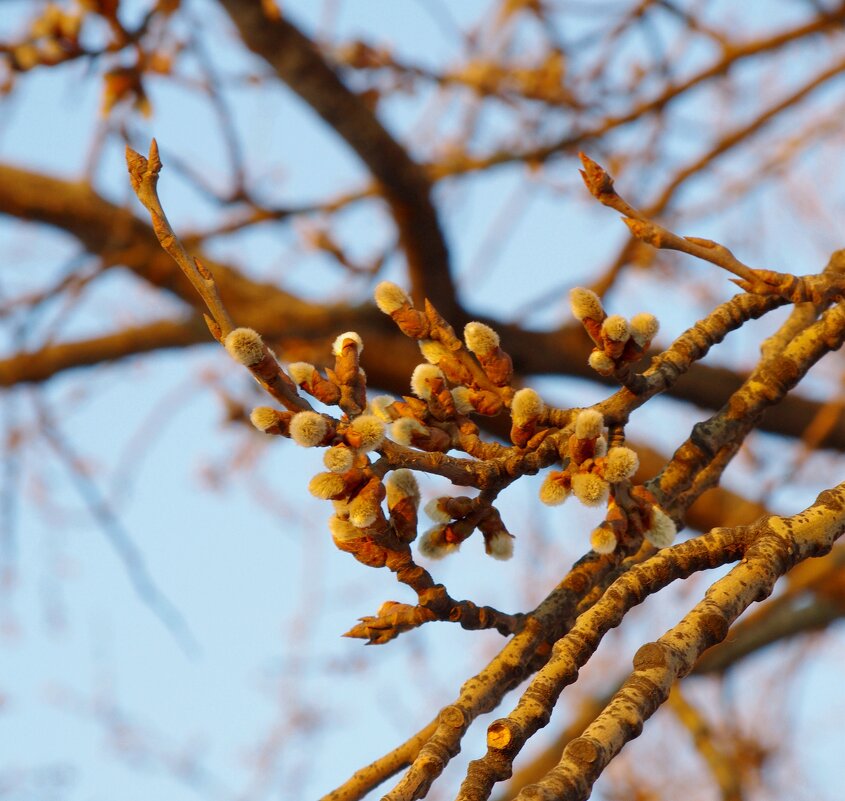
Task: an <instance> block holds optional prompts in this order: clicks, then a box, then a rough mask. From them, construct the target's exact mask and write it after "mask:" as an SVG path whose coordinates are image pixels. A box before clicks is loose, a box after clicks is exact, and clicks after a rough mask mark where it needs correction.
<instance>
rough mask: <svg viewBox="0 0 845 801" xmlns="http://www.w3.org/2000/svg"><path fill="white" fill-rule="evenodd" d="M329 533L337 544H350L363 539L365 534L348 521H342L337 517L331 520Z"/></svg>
mask: <svg viewBox="0 0 845 801" xmlns="http://www.w3.org/2000/svg"><path fill="white" fill-rule="evenodd" d="M329 531H330V532H331V535H332V538H333V539H334V540H335V542H349V541H350V540H357V539H360V538H361V537H363V536H364V535H365V534H364V532H363V531H362V530H361V529H360V528H358V527H357V526H354V525H352V523H350V522H349V521H348V520H342V519H341V518H339V517H338V516H337V515H332V516H331V517H330V518H329Z"/></svg>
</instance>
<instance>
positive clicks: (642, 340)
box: [631, 312, 660, 348]
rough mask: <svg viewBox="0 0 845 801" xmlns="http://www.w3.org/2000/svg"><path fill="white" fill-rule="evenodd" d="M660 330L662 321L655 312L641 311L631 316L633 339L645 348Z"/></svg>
mask: <svg viewBox="0 0 845 801" xmlns="http://www.w3.org/2000/svg"><path fill="white" fill-rule="evenodd" d="M659 330H660V323H659V322H658V320H657V318H656V317H655V316H654V315H653V314H649V313H648V312H641V313H640V314H635V315H634V316H633V317H632V318H631V339H633V340H634V342H636V343H637V345H638V346H639V347H641V348H645V347H647V346H648V344H649V343H650V342H651V340H652V339H654V337H655V336H656V334H657V332H658V331H659Z"/></svg>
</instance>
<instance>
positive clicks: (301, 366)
mask: <svg viewBox="0 0 845 801" xmlns="http://www.w3.org/2000/svg"><path fill="white" fill-rule="evenodd" d="M316 369H317V368H316V367H314V365H313V364H309V363H308V362H291V363H290V364H289V365H288V375H289V376H290V377H291V378H292V379H293V383H294V384H297V385H299V386H302V384H308V383H310V381H311V376H313V375H314V370H316Z"/></svg>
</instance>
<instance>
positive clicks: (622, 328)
mask: <svg viewBox="0 0 845 801" xmlns="http://www.w3.org/2000/svg"><path fill="white" fill-rule="evenodd" d="M601 332H602V334H603V335H604V336H605V337H606V338H607V339H610V340H613V341H614V342H627V341H628V339H629V338H630V336H631V329H630V328H629V327H628V321H627V320H626V319H625V318H624V317H623V316H622V315H621V314H611V315H610V317H607V318H606V319H605V321H604V322H603V323H602V325H601Z"/></svg>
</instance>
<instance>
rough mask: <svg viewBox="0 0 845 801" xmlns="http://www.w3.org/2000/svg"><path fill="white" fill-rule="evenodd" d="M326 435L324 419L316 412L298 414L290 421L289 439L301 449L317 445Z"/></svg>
mask: <svg viewBox="0 0 845 801" xmlns="http://www.w3.org/2000/svg"><path fill="white" fill-rule="evenodd" d="M328 433H329V424H328V422H327V421H326V418H325V417H323V415H321V414H317V412H298V413H297V414H295V415H294V416H293V418H292V419H291V421H290V438H291V439H292V440H293V441H294V442H295V443H296V444H297V445H301V446H302V447H303V448H313V447H315V446H316V445H319V444H320V443H321V442H323V440H324V439H325V438H326V436H327V435H328Z"/></svg>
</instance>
